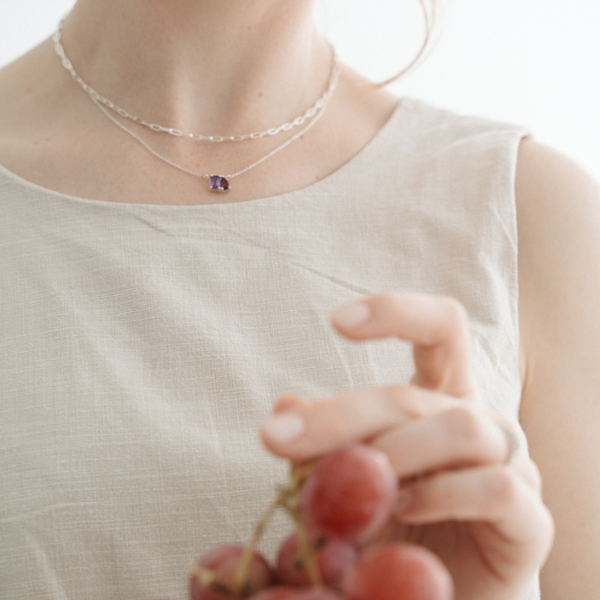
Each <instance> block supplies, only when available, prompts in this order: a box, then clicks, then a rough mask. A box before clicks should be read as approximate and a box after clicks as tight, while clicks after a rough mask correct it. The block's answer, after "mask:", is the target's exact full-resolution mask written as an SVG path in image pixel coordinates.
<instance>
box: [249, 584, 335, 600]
mask: <svg viewBox="0 0 600 600" xmlns="http://www.w3.org/2000/svg"><path fill="white" fill-rule="evenodd" d="M248 600H341V599H340V596H338V595H337V594H336V593H335V592H333V591H332V590H327V589H325V588H314V587H293V586H287V585H278V586H275V587H271V588H268V589H266V590H263V591H262V592H258V594H255V595H254V596H252V597H251V598H249V599H248Z"/></svg>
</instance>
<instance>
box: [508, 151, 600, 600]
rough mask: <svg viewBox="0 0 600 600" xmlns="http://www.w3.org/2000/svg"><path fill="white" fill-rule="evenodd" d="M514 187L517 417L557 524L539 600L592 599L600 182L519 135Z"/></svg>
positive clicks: (599, 381) (596, 551)
mask: <svg viewBox="0 0 600 600" xmlns="http://www.w3.org/2000/svg"><path fill="white" fill-rule="evenodd" d="M516 188H517V215H518V229H519V287H520V300H519V308H520V324H521V340H522V356H523V364H524V366H525V368H524V383H523V398H522V404H521V422H522V424H523V428H524V429H525V431H526V433H527V436H528V439H529V444H530V450H531V454H532V457H533V458H534V460H535V461H536V462H537V464H538V466H539V468H540V471H541V473H542V479H543V481H544V500H545V502H546V504H547V505H548V507H549V508H550V510H551V512H552V514H553V517H554V519H555V522H556V541H555V545H554V549H553V550H552V553H551V555H550V558H549V560H548V563H547V565H546V567H545V568H544V569H543V570H542V596H543V597H544V598H545V599H546V600H563V599H564V598H581V599H582V600H583V599H586V600H587V599H590V600H591V599H592V598H595V597H597V590H598V587H599V586H600V574H598V570H597V568H596V567H597V565H598V563H599V562H600V537H599V536H598V535H597V532H598V531H599V530H600V516H599V515H600V441H599V437H598V435H597V431H598V425H599V424H600V369H599V368H598V365H599V364H600V301H599V299H600V186H598V184H597V183H596V182H595V181H594V179H593V178H592V177H591V176H590V175H589V174H588V173H586V172H585V171H584V170H583V169H582V168H581V167H579V166H578V165H577V164H576V163H574V162H573V161H572V160H570V159H568V158H566V157H565V156H563V155H562V154H560V153H558V152H556V151H555V150H552V149H550V148H547V147H545V146H543V145H541V144H538V143H536V142H534V141H533V140H530V139H526V140H524V141H523V142H522V144H521V148H520V152H519V160H518V167H517V182H516Z"/></svg>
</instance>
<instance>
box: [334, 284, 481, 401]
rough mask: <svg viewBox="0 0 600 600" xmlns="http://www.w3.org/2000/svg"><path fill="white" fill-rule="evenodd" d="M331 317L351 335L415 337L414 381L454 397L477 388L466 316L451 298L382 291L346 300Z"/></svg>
mask: <svg viewBox="0 0 600 600" xmlns="http://www.w3.org/2000/svg"><path fill="white" fill-rule="evenodd" d="M332 321H333V325H334V326H335V327H336V329H337V330H338V331H339V332H340V333H341V334H343V335H344V336H346V337H348V338H350V339H353V340H367V339H376V338H384V337H391V336H397V337H399V338H401V339H403V340H406V341H409V342H412V343H413V345H414V349H413V353H414V360H415V369H416V372H415V377H414V379H413V383H415V384H416V385H419V386H421V387H425V388H430V389H433V390H437V391H440V392H444V393H446V394H450V395H452V396H456V397H465V396H468V395H470V394H472V393H473V391H474V389H475V382H474V379H473V375H472V373H471V367H470V355H469V352H470V350H469V330H468V322H467V316H466V312H465V310H464V308H463V307H462V305H461V304H460V303H459V302H457V301H456V300H454V299H453V298H448V297H444V296H433V295H429V294H414V293H386V294H379V295H376V296H371V297H369V298H366V299H364V300H360V301H359V302H354V303H352V304H347V305H345V306H343V307H342V308H340V309H338V310H337V311H336V312H335V313H334V315H333V318H332Z"/></svg>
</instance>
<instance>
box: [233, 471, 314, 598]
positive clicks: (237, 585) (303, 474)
mask: <svg viewBox="0 0 600 600" xmlns="http://www.w3.org/2000/svg"><path fill="white" fill-rule="evenodd" d="M314 467H315V461H312V462H309V463H306V464H304V465H301V466H300V467H297V466H295V465H293V464H292V467H291V476H290V478H289V480H288V481H287V482H286V483H285V484H283V485H282V486H281V487H280V488H279V491H278V492H277V496H276V497H275V500H273V502H271V504H270V505H269V508H268V509H267V510H266V512H265V513H264V515H263V517H262V518H261V520H260V521H259V522H258V524H257V525H256V527H255V529H254V534H253V535H252V539H251V540H250V542H249V543H248V545H247V546H246V548H245V549H244V553H243V554H242V558H241V559H240V562H239V564H238V566H237V568H236V571H235V578H234V589H233V590H232V595H231V597H232V600H241V599H242V597H243V592H244V587H245V585H246V580H247V578H248V571H249V570H250V562H251V561H252V557H253V556H254V553H255V552H256V548H257V546H258V543H259V542H260V539H261V537H262V535H263V533H264V531H265V529H266V527H267V525H268V524H269V522H270V521H271V518H272V517H273V515H274V514H275V511H276V510H277V509H278V508H280V507H281V508H283V509H284V510H286V511H287V513H288V514H289V515H290V516H291V517H292V519H293V521H294V525H295V526H296V533H297V535H298V541H299V543H300V549H301V552H302V560H303V561H304V564H305V565H306V570H307V572H308V576H309V578H310V580H311V582H312V584H313V585H315V586H318V587H322V586H323V581H322V579H321V573H320V572H319V569H318V567H317V560H316V557H315V553H314V550H313V547H312V545H311V544H310V540H309V539H308V532H307V531H306V527H305V525H304V523H303V522H302V519H301V518H300V512H299V510H298V492H299V491H300V490H301V489H302V486H303V485H304V482H305V481H306V479H307V478H308V476H309V475H310V474H311V473H312V471H313V469H314Z"/></svg>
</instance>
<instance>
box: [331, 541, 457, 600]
mask: <svg viewBox="0 0 600 600" xmlns="http://www.w3.org/2000/svg"><path fill="white" fill-rule="evenodd" d="M343 589H344V592H345V594H346V597H347V599H348V600H399V598H402V599H403V600H404V599H406V600H451V599H452V578H451V577H450V574H449V573H448V570H447V569H446V567H445V566H444V564H443V563H442V561H441V560H440V559H439V558H438V557H437V556H436V555H435V554H433V552H430V551H429V550H426V549H425V548H423V547H422V546H417V545H415V544H406V543H403V544H385V545H383V546H380V547H378V548H373V549H371V550H367V551H366V552H365V553H364V554H363V555H362V556H361V557H360V558H359V559H358V560H357V561H356V562H355V563H354V565H353V566H352V567H351V568H350V569H349V571H348V573H347V574H346V577H345V579H344V582H343Z"/></svg>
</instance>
